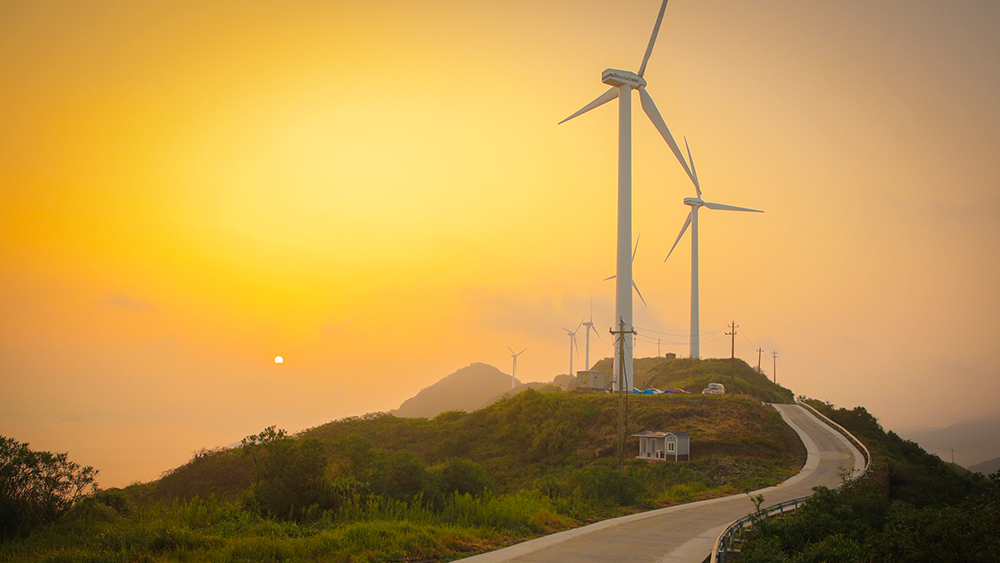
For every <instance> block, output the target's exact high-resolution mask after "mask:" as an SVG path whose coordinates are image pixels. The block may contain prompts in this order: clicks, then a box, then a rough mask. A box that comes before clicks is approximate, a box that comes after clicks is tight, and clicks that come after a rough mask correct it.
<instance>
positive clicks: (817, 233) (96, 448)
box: [0, 0, 1000, 486]
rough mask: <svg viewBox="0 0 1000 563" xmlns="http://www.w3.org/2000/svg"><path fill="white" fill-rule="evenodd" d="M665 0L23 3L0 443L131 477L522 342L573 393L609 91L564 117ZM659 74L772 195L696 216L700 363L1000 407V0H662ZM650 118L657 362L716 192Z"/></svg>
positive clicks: (607, 249) (700, 148)
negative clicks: (575, 332)
mask: <svg viewBox="0 0 1000 563" xmlns="http://www.w3.org/2000/svg"><path fill="white" fill-rule="evenodd" d="M658 8H659V0H627V1H615V2H613V1H597V0H586V1H580V0H574V1H569V0H563V1H549V2H538V1H534V0H532V1H505V2H486V1H471V0H465V1H463V0H452V1H443V0H442V1H437V0H430V1H429V0H421V1H419V2H418V1H388V0H367V1H365V2H351V3H348V2H336V1H325V2H320V1H315V2H305V1H299V2H296V1H288V2H253V1H240V2H202V1H197V2H195V1H190V2H155V1H149V2H131V1H122V2H103V1H97V2H93V1H87V2H83V1H81V2H73V1H68V0H67V1H58V2H45V1H41V0H39V1H32V2H13V1H8V2H2V3H0V77H2V78H0V79H2V87H0V108H2V110H0V182H2V184H0V185H2V190H3V192H2V194H3V198H2V202H3V204H2V206H0V385H2V392H0V434H3V435H6V436H10V437H13V438H15V439H18V440H20V441H27V442H29V443H31V444H32V447H35V448H38V449H46V450H55V451H69V452H70V456H71V458H72V459H75V460H77V461H80V462H82V463H86V464H92V465H94V466H96V467H97V468H98V469H100V470H101V483H102V485H104V486H115V485H124V484H127V483H129V482H132V481H135V480H149V479H153V478H156V477H157V476H158V475H159V473H160V472H161V471H163V470H166V469H169V468H171V467H174V466H176V465H179V464H181V463H184V462H185V461H187V460H188V459H189V458H190V457H191V454H192V452H194V451H195V450H197V449H199V448H202V447H214V446H218V445H224V444H229V443H232V442H236V441H238V440H239V439H240V438H242V437H243V436H246V435H248V434H250V433H254V432H258V431H259V430H260V429H262V428H264V427H265V426H269V425H272V424H276V425H278V426H279V427H283V428H286V429H288V430H290V431H298V430H302V429H304V428H308V427H311V426H315V425H318V424H322V423H325V422H328V421H330V420H334V419H337V418H341V417H344V416H349V415H358V414H363V413H365V412H369V411H375V410H389V409H392V408H395V407H397V406H398V405H399V404H400V402H401V401H403V400H404V399H406V398H408V397H410V396H412V395H413V394H415V393H416V392H417V391H419V390H420V389H421V388H423V387H426V386H427V385H430V384H431V383H433V382H435V381H436V380H438V379H440V378H441V377H443V376H444V375H447V374H449V373H451V372H453V371H455V370H456V369H459V368H461V367H464V366H466V365H468V364H469V363H472V362H476V361H481V362H486V363H490V364H493V365H495V366H497V367H499V368H501V369H503V370H504V371H508V372H509V370H510V367H511V358H510V353H509V352H508V350H507V346H511V347H513V348H515V350H520V349H521V348H524V347H527V351H526V352H525V353H524V354H523V355H521V356H520V357H519V358H518V376H519V378H520V379H523V380H527V381H534V380H538V381H541V380H551V379H552V378H553V377H554V376H555V375H557V374H560V373H565V372H566V371H568V369H569V365H568V364H569V357H568V355H569V348H568V346H569V344H568V339H567V337H566V336H565V333H564V331H563V330H562V327H568V328H573V327H574V326H576V325H577V323H579V322H580V320H581V319H583V318H584V317H585V316H588V315H589V314H590V303H591V300H593V310H594V322H595V324H596V326H597V327H598V328H599V329H600V332H601V340H600V341H597V340H596V337H592V342H591V344H592V351H591V363H593V362H594V361H596V360H597V359H599V358H601V357H604V356H607V355H610V353H611V338H610V335H609V334H608V333H607V331H608V330H609V328H610V327H611V325H612V323H613V321H614V320H613V318H612V317H613V314H614V304H613V299H614V297H613V294H614V282H612V281H607V282H605V281H602V280H603V279H604V278H605V277H607V276H609V275H612V274H613V273H614V270H615V256H614V252H615V250H614V249H615V232H616V226H615V217H616V177H617V152H616V147H617V119H618V117H617V104H615V103H612V104H609V105H607V106H604V107H601V108H599V109H598V110H595V111H592V112H590V113H588V114H586V115H584V116H581V117H579V118H577V119H575V120H573V121H570V122H568V123H565V124H562V125H558V126H557V125H556V123H557V122H558V121H559V120H561V119H563V118H564V117H566V116H568V115H569V114H571V113H573V112H574V111H576V110H577V109H579V108H580V107H582V106H583V105H584V104H586V103H587V102H589V101H590V100H592V99H594V98H595V97H597V96H598V95H599V94H601V93H602V92H603V91H604V90H605V89H606V86H605V85H603V84H601V81H600V74H601V71H602V70H603V69H604V68H605V67H612V68H624V69H630V70H636V69H637V68H638V66H639V63H640V61H641V58H642V54H643V51H644V49H645V47H646V43H647V41H648V39H649V33H650V30H651V28H652V25H653V21H654V19H655V17H656V12H657V10H658ZM646 78H647V79H648V81H649V92H650V93H651V94H652V96H653V98H654V99H655V100H656V103H657V105H658V107H659V108H660V111H661V113H662V114H663V117H664V119H665V120H666V122H667V124H668V125H669V127H670V128H671V131H672V132H673V133H674V135H675V137H676V138H677V139H678V141H681V138H682V137H684V136H686V137H687V138H688V140H689V142H690V143H691V148H692V152H693V155H694V159H695V164H696V165H697V169H698V172H699V177H700V179H701V184H702V188H703V190H704V194H705V199H706V200H708V201H717V202H722V203H728V204H732V205H738V206H746V207H753V208H757V209H763V210H765V211H766V213H765V214H763V215H760V214H749V213H726V212H719V211H711V210H704V211H703V212H702V213H701V214H700V219H701V237H700V244H701V279H702V284H701V320H702V333H703V334H704V336H703V339H702V355H703V357H728V356H729V348H730V342H729V339H728V337H726V336H725V335H724V333H725V331H726V325H727V324H728V323H730V322H731V321H734V320H735V321H736V323H737V324H739V326H740V328H739V329H738V333H739V334H738V336H737V340H736V354H737V355H738V356H739V357H741V358H743V359H745V360H747V361H748V362H750V363H751V364H753V365H756V362H757V352H756V350H757V348H763V350H764V361H763V367H764V369H765V371H766V372H767V373H768V374H771V372H772V366H773V363H772V362H773V360H772V359H771V354H772V352H773V351H776V352H777V354H778V356H779V358H778V359H777V375H778V380H779V382H780V383H782V384H783V385H785V386H787V387H789V388H791V389H792V390H793V391H795V392H796V393H797V394H804V395H808V396H811V397H816V398H820V399H824V400H829V401H832V402H834V403H835V404H837V405H841V406H849V407H852V406H854V405H858V404H861V405H865V406H866V407H867V408H868V409H869V410H870V411H871V412H873V414H875V415H876V416H878V417H879V418H880V419H881V420H882V422H883V423H884V424H885V425H886V426H888V427H894V426H901V425H911V424H928V425H947V424H950V423H953V422H957V421H959V420H961V419H964V418H969V417H973V416H980V415H986V414H994V413H996V412H997V407H996V398H997V397H998V396H1000V368H998V366H1000V363H998V362H997V360H996V354H997V352H998V348H1000V346H998V345H997V343H998V337H997V335H996V321H997V319H998V318H1000V298H998V296H997V288H998V287H1000V244H998V241H1000V180H998V178H1000V156H998V147H1000V3H998V2H996V1H995V0H980V1H944V0H940V1H921V0H881V1H864V2H863V1H850V0H848V1H844V2H828V1H818V0H800V1H796V2H777V1H773V0H759V1H755V2H733V1H731V0H700V1H696V0H674V1H673V2H670V4H669V5H668V6H667V10H666V16H665V18H664V20H663V27H662V29H661V31H660V36H659V40H658V42H657V44H656V48H655V50H654V52H653V54H652V57H651V59H650V61H649V66H648V68H647V70H646ZM636 97H637V96H636ZM633 102H634V103H633V108H634V109H633V114H634V115H633V130H634V149H633V150H634V155H635V159H634V190H633V193H634V199H633V201H634V210H635V213H634V223H633V231H634V233H637V234H640V235H641V240H640V243H639V247H638V253H637V255H636V258H635V274H634V275H635V280H636V283H637V284H638V286H639V288H640V290H641V291H642V293H643V296H644V297H645V299H646V301H647V302H648V304H649V306H648V307H643V306H642V304H641V302H640V301H639V300H638V299H636V301H635V324H636V326H637V327H638V330H639V331H640V342H639V344H638V345H637V348H636V351H635V355H636V357H645V356H652V355H655V354H656V353H657V344H656V338H660V339H661V351H662V352H668V351H670V352H676V353H677V354H678V355H680V356H686V355H687V336H686V333H687V326H688V315H689V301H690V293H689V287H690V286H689V283H690V281H689V276H690V242H689V240H688V239H687V238H685V240H684V241H683V242H682V243H681V245H680V246H679V247H678V250H677V251H675V253H674V255H673V256H671V258H670V261H669V262H667V263H664V261H663V260H664V257H665V256H666V253H667V251H668V250H669V248H670V245H671V244H673V241H674V239H675V237H676V236H677V233H678V231H679V229H680V227H681V225H682V223H683V221H684V218H685V216H686V214H687V212H688V207H686V206H684V205H683V203H682V201H683V198H684V197H688V196H692V195H694V193H693V192H694V190H693V187H692V186H691V184H690V182H689V181H688V180H687V177H686V176H685V174H684V172H683V170H682V169H681V167H680V166H679V164H678V163H677V161H676V160H675V159H674V157H673V156H672V154H671V153H670V151H669V150H668V148H667V147H666V145H665V143H664V142H663V141H662V139H660V138H659V136H658V135H657V133H656V132H655V130H654V128H653V127H652V125H651V124H650V123H649V122H648V120H647V119H646V117H645V116H644V115H643V114H642V111H641V109H640V108H639V104H638V100H637V99H634V100H633ZM681 142H682V141H681ZM582 335H583V332H582V331H581V332H580V336H582ZM580 344H581V348H582V346H583V344H584V342H583V340H582V338H581V339H580ZM279 354H280V355H282V356H284V358H285V362H284V363H283V364H282V365H276V364H275V363H274V361H273V359H274V357H275V356H276V355H279ZM582 365H583V354H582V350H581V353H580V356H578V357H577V358H576V360H575V366H576V367H577V369H579V368H580V367H582Z"/></svg>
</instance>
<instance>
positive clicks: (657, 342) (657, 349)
mask: <svg viewBox="0 0 1000 563" xmlns="http://www.w3.org/2000/svg"><path fill="white" fill-rule="evenodd" d="M656 357H657V358H659V357H660V339H659V338H657V339H656Z"/></svg>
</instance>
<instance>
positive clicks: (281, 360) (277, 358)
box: [274, 356, 285, 364]
mask: <svg viewBox="0 0 1000 563" xmlns="http://www.w3.org/2000/svg"><path fill="white" fill-rule="evenodd" d="M283 361H285V358H282V357H281V356H275V357H274V363H276V364H280V363H281V362H283Z"/></svg>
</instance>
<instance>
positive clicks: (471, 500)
mask: <svg viewBox="0 0 1000 563" xmlns="http://www.w3.org/2000/svg"><path fill="white" fill-rule="evenodd" d="M628 420H629V425H628V433H629V434H630V435H631V434H632V433H635V432H638V431H640V430H683V431H685V432H688V433H689V434H690V435H691V437H692V460H691V461H690V462H686V463H663V462H659V463H657V462H652V463H651V462H648V461H643V460H636V459H628V460H627V461H626V466H625V471H623V472H620V471H617V470H615V469H614V467H615V463H616V460H615V459H614V452H615V445H616V443H617V442H616V440H617V435H618V433H617V429H616V424H617V397H615V396H613V395H607V394H587V393H572V392H553V393H540V392H537V391H531V390H528V391H525V392H523V393H520V394H518V395H515V396H511V397H505V398H504V399H502V400H500V401H498V402H497V403H496V404H494V405H492V406H490V407H488V408H485V409H482V410H479V411H476V412H472V413H465V412H460V411H451V412H445V413H442V414H440V415H438V416H436V417H435V418H433V419H426V418H412V419H406V418H397V417H394V416H390V415H386V414H384V413H376V414H370V415H366V416H363V417H351V418H346V419H343V420H339V421H335V422H331V423H329V424H325V425H323V426H319V427H316V428H313V429H310V430H307V431H305V432H302V433H300V434H299V435H297V436H294V437H293V436H290V435H288V434H287V433H286V432H284V431H282V430H279V429H277V428H276V427H269V428H266V429H264V430H263V431H262V432H260V433H258V434H255V435H251V436H248V437H246V438H245V439H244V440H243V441H242V443H241V446H240V447H238V448H235V449H229V450H220V451H207V450H202V451H200V452H197V453H196V454H195V455H194V457H193V458H192V459H191V461H189V462H188V463H187V464H185V465H184V466H181V467H179V468H177V469H175V470H174V471H172V472H170V473H169V474H167V475H164V476H163V477H162V478H161V479H160V480H158V481H156V482H152V483H146V484H137V485H133V486H130V487H127V488H126V489H124V490H111V491H103V492H100V493H98V494H95V495H91V496H89V497H86V498H84V499H82V500H79V501H78V502H76V503H75V504H74V505H73V506H72V507H71V508H70V509H68V510H66V511H65V512H64V513H63V514H62V515H61V517H59V518H58V519H57V520H56V521H55V522H53V523H50V524H46V525H44V526H41V527H39V528H38V529H36V530H35V531H34V532H33V533H31V534H29V535H27V536H26V537H20V538H13V539H10V540H7V541H5V542H4V543H3V544H2V546H0V561H6V560H17V561H40V562H41V561H45V562H54V561H250V560H252V561H261V560H262V561H279V560H280V561H320V560H322V561H345V562H346V561H391V560H404V559H418V560H419V559H436V560H451V559H456V558H459V557H465V556H468V555H471V554H474V553H479V552H483V551H488V550H492V549H497V548H500V547H504V546H506V545H510V544H512V543H515V542H518V541H523V540H524V539H527V538H530V537H533V536H537V535H541V534H547V533H551V532H554V531H558V530H562V529H567V528H571V527H574V526H578V525H582V524H586V523H588V522H590V521H594V520H598V519H603V518H608V517H613V516H618V515H622V514H627V513H630V512H635V511H638V510H644V509H650V508H656V507H662V506H668V505H672V504H677V503H683V502H689V501H694V500H700V499H706V498H713V497H717V496H722V495H727V494H734V493H739V492H741V491H746V490H750V489H753V488H757V487H761V486H766V485H769V484H774V483H777V482H779V481H781V480H783V479H785V478H787V477H789V476H791V475H792V474H794V473H795V472H796V471H798V469H799V468H800V467H801V465H802V463H803V462H804V460H805V449H804V448H803V447H802V445H801V443H800V442H799V440H798V438H797V436H796V435H795V434H794V432H793V431H792V430H791V429H789V428H788V427H787V426H786V425H784V424H783V423H782V422H781V418H780V416H779V415H778V413H777V412H776V411H774V410H773V409H771V408H769V407H766V406H764V405H762V404H761V402H760V401H759V400H757V399H754V398H751V397H749V396H732V395H728V396H702V395H697V396H695V395H690V396H688V395H657V396H635V397H632V398H630V401H629V418H628ZM636 447H637V444H636V442H635V440H634V439H630V440H629V452H628V453H627V455H628V456H629V457H630V458H631V457H632V456H635V455H636V453H637V452H636Z"/></svg>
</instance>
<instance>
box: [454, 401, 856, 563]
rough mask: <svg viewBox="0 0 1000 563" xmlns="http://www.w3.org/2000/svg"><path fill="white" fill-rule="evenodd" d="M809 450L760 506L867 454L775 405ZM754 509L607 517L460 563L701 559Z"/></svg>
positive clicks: (718, 503)
mask: <svg viewBox="0 0 1000 563" xmlns="http://www.w3.org/2000/svg"><path fill="white" fill-rule="evenodd" d="M774 408H776V409H778V411H779V412H780V413H781V416H782V418H783V419H784V420H785V422H786V423H788V425H789V426H791V427H792V429H793V430H795V431H796V432H797V433H798V434H799V437H800V438H801V439H802V443H803V444H805V446H806V450H807V452H808V457H807V459H806V464H805V466H804V467H803V468H802V471H801V472H799V474H798V475H796V476H794V477H792V478H791V479H789V480H787V481H785V482H784V483H781V484H779V485H776V486H774V487H769V488H767V489H761V490H759V491H754V492H753V493H751V494H753V495H757V494H758V493H759V494H763V495H764V506H770V505H773V504H777V503H779V502H783V501H786V500H792V499H795V498H800V497H804V496H808V495H810V494H811V493H812V488H813V487H816V486H819V485H823V486H826V487H830V488H833V487H835V486H837V485H839V484H840V482H841V472H842V471H844V470H845V469H847V470H853V471H855V472H859V471H861V470H862V469H863V468H864V465H865V460H864V456H862V455H861V453H860V452H859V451H858V450H857V448H855V447H854V446H853V445H852V444H851V443H850V442H848V441H847V439H846V438H844V437H843V436H841V435H840V434H839V433H837V432H836V431H834V430H832V429H831V428H830V427H829V426H827V425H826V424H824V423H822V422H820V421H819V420H817V419H816V418H815V417H814V416H813V415H812V414H810V413H809V412H808V411H806V410H805V409H804V408H802V407H800V406H798V405H774ZM753 509H754V506H753V502H752V501H751V500H750V498H749V497H748V496H747V495H735V496H731V497H726V498H719V499H712V500H707V501H701V502H694V503H690V504H682V505H679V506H672V507H669V508H661V509H659V510H652V511H650V512H643V513H641V514H632V515H630V516H623V517H621V518H615V519H612V520H605V521H603V522H598V523H596V524H591V525H589V526H584V527H582V528H576V529H573V530H567V531H565V532H559V533H558V534H552V535H549V536H545V537H541V538H538V539H534V540H531V541H526V542H524V543H520V544H517V545H513V546H511V547H508V548H505V549H500V550H497V551H492V552H490V553H484V554H482V555H476V556H473V557H469V558H466V559H463V560H462V561H463V562H464V563H499V562H501V561H517V562H523V563H556V562H559V563H597V562H608V563H675V562H676V563H701V562H702V561H704V560H705V557H706V556H708V554H709V552H711V551H712V546H713V545H714V543H715V539H716V538H717V537H718V536H719V534H721V533H722V531H723V530H724V529H725V528H726V526H728V525H729V523H730V522H732V521H734V520H737V519H739V518H742V517H743V516H746V515H747V514H749V513H750V512H752V511H753Z"/></svg>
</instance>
